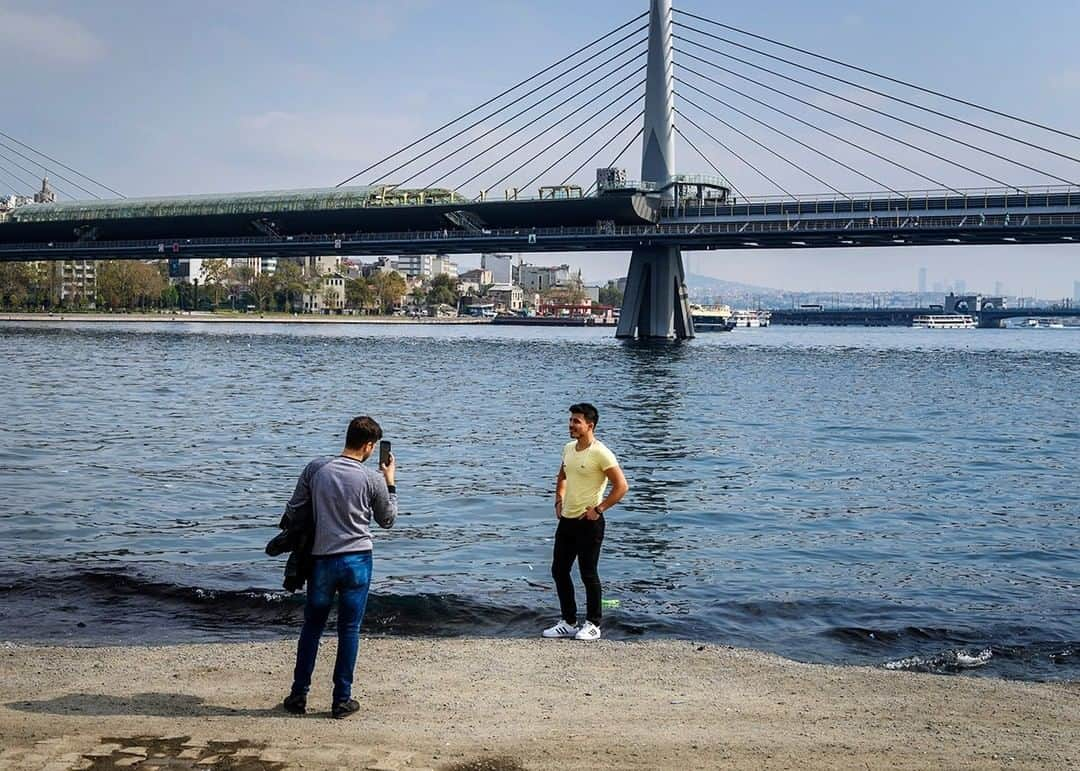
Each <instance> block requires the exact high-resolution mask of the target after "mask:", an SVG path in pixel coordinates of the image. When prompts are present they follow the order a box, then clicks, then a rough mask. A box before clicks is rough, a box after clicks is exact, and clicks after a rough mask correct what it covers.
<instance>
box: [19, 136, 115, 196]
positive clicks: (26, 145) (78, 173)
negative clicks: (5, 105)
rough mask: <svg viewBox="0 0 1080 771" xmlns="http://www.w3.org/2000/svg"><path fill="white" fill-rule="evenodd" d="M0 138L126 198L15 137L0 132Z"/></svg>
mask: <svg viewBox="0 0 1080 771" xmlns="http://www.w3.org/2000/svg"><path fill="white" fill-rule="evenodd" d="M0 137H4V139H7V140H8V141H9V142H14V143H15V144H17V145H18V146H19V147H23V148H25V149H27V150H29V151H30V152H32V153H35V154H37V155H40V156H41V157H42V158H45V159H46V160H48V161H51V162H52V163H55V164H56V165H57V166H59V167H60V168H62V169H65V170H67V171H70V172H71V173H72V174H75V175H77V176H79V177H82V178H83V179H85V180H88V181H90V182H92V183H93V184H95V185H97V186H98V187H101V188H104V189H105V190H108V191H109V192H110V193H114V194H116V195H117V196H119V197H120V198H126V197H127V196H125V195H124V194H123V193H120V192H117V191H116V190H113V189H112V188H111V187H109V186H108V185H106V184H104V183H101V182H98V181H97V180H96V179H94V178H93V177H89V176H87V175H86V174H83V173H82V172H81V171H78V170H76V169H73V168H71V167H70V166H68V165H66V164H64V163H62V162H60V161H58V160H56V159H55V158H53V157H52V156H49V155H46V154H45V153H43V152H41V150H37V149H35V148H33V147H31V146H30V145H28V144H26V143H25V142H20V141H19V140H18V139H16V138H15V137H13V136H10V135H9V134H5V133H4V132H3V131H0Z"/></svg>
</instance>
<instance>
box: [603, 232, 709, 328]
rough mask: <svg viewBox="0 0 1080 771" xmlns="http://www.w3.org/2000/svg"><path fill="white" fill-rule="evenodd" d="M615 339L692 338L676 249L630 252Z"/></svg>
mask: <svg viewBox="0 0 1080 771" xmlns="http://www.w3.org/2000/svg"><path fill="white" fill-rule="evenodd" d="M615 336H616V337H618V338H633V337H638V338H641V339H653V340H657V339H659V340H676V339H678V340H683V339H686V338H689V337H693V336H694V320H693V318H691V316H690V304H689V302H688V301H687V297H686V274H685V273H684V271H683V261H682V253H681V252H680V251H679V249H678V248H676V247H667V246H649V247H640V248H638V249H635V250H634V252H633V254H632V255H631V257H630V272H629V273H628V274H627V278H626V294H625V295H624V296H623V306H622V313H621V314H620V316H619V328H618V330H617V331H616V333H615Z"/></svg>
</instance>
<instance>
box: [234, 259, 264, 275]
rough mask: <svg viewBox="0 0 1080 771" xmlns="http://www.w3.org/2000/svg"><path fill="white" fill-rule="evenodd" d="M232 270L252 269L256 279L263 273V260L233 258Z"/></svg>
mask: <svg viewBox="0 0 1080 771" xmlns="http://www.w3.org/2000/svg"><path fill="white" fill-rule="evenodd" d="M229 267H230V268H250V269H251V276H252V278H254V277H255V276H257V275H259V273H260V272H261V271H262V260H261V259H260V258H258V257H231V258H229Z"/></svg>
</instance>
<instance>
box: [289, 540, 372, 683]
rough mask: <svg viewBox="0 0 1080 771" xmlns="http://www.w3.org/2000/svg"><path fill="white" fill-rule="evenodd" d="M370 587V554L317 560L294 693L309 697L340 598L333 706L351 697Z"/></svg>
mask: <svg viewBox="0 0 1080 771" xmlns="http://www.w3.org/2000/svg"><path fill="white" fill-rule="evenodd" d="M370 586H371V552H361V553H359V554H343V555H341V556H331V557H316V558H315V560H314V563H313V565H312V568H311V577H310V578H309V579H308V590H307V603H305V605H304V628H303V629H302V630H300V642H299V644H298V645H297V648H296V669H295V670H294V672H293V686H292V693H293V694H294V695H296V694H304V695H306V694H307V692H308V690H309V689H310V688H311V673H312V672H313V671H314V670H315V658H316V656H318V655H319V638H321V637H322V633H323V629H324V628H325V627H326V619H327V617H328V616H329V615H330V608H331V607H332V606H333V604H334V594H335V592H336V593H337V595H338V619H337V627H338V651H337V660H336V661H335V662H334V703H335V704H337V703H338V702H339V701H348V700H349V699H350V698H352V681H353V671H354V670H355V669H356V653H357V650H358V649H359V647H360V624H361V622H363V620H364V608H365V607H367V597H368V588H369V587H370Z"/></svg>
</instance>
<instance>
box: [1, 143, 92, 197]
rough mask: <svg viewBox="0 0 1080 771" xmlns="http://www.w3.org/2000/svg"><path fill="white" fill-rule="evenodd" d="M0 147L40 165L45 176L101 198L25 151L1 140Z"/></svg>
mask: <svg viewBox="0 0 1080 771" xmlns="http://www.w3.org/2000/svg"><path fill="white" fill-rule="evenodd" d="M0 147H3V148H4V149H5V150H8V151H9V152H12V153H15V155H17V156H19V157H20V158H22V159H23V160H25V161H28V162H30V163H32V164H34V165H35V166H40V167H41V168H42V169H44V170H45V176H53V177H55V178H57V179H62V180H64V181H65V182H67V183H68V184H69V185H73V186H75V187H77V188H79V190H82V191H83V192H84V193H86V194H87V195H89V196H92V197H94V198H97V199H99V200H100V199H101V196H100V195H98V194H97V193H94V192H91V191H90V190H87V189H86V188H85V187H83V186H82V185H80V184H79V183H78V182H72V181H71V180H70V179H68V178H67V177H65V176H63V175H62V174H60V173H58V172H56V171H54V170H52V169H50V168H49V167H48V166H46V165H44V164H43V163H41V161H35V160H34V159H33V158H31V157H30V156H28V155H27V154H26V153H22V152H19V151H18V150H16V149H15V148H14V147H10V146H9V145H7V144H5V143H4V142H3V141H0ZM8 160H11V159H10V158H9V159H8ZM11 162H12V163H15V161H11ZM19 168H20V169H22V168H23V167H22V166H19ZM23 170H24V171H26V169H23ZM27 173H30V174H32V173H33V172H29V171H28V172H27ZM54 187H55V186H54ZM68 197H69V198H70V197H71V196H68Z"/></svg>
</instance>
